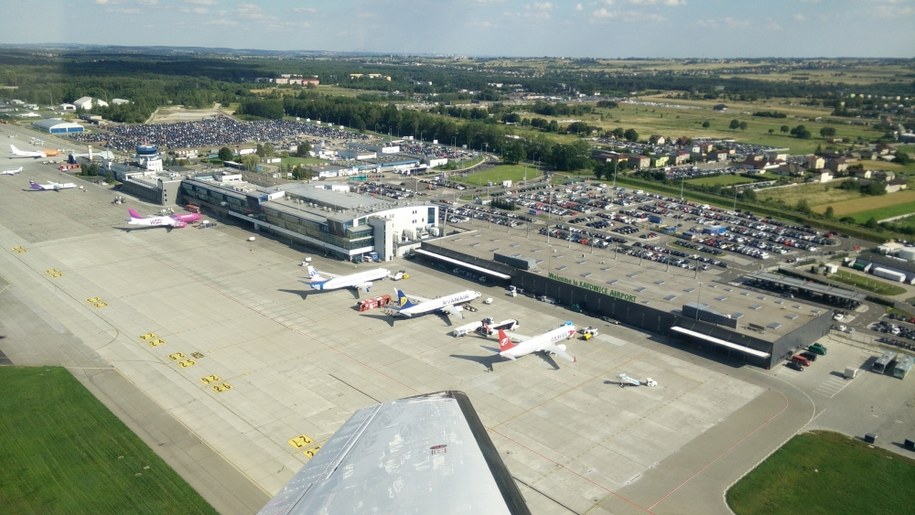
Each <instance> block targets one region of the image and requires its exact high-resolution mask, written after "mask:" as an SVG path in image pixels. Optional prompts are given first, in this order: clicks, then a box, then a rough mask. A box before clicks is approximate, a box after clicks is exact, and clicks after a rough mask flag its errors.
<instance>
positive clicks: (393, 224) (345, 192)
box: [181, 172, 439, 261]
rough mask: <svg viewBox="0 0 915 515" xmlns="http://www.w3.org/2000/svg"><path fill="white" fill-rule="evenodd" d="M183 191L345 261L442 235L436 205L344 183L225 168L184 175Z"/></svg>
mask: <svg viewBox="0 0 915 515" xmlns="http://www.w3.org/2000/svg"><path fill="white" fill-rule="evenodd" d="M181 194H182V197H183V199H184V200H185V201H186V202H190V203H193V204H197V205H199V206H201V207H203V208H204V210H205V211H206V212H210V213H214V214H215V215H217V216H219V217H220V218H222V219H223V220H231V221H233V222H235V223H237V224H239V225H242V226H246V227H250V228H251V229H253V230H254V231H255V232H265V233H269V234H271V235H272V236H274V237H275V238H277V239H279V240H283V241H287V242H289V243H291V244H298V245H304V246H307V247H310V248H313V249H317V250H319V251H322V252H323V253H324V255H326V256H333V257H336V258H339V259H345V260H357V259H359V258H362V257H363V256H367V255H370V256H377V259H379V260H381V261H388V260H391V259H393V258H394V257H399V256H403V255H404V254H405V253H406V252H408V251H409V250H411V249H413V248H415V247H417V246H419V244H420V243H421V242H422V241H423V240H426V239H428V238H430V237H435V236H438V235H439V226H438V210H439V207H438V206H437V205H433V204H426V203H421V202H416V203H410V204H404V203H396V202H393V201H388V200H382V199H378V198H373V197H369V196H365V195H358V194H353V193H350V192H349V188H348V187H347V186H345V185H327V186H325V185H324V184H320V183H319V184H318V185H314V184H288V185H279V186H272V187H269V188H264V187H258V186H254V185H252V184H250V183H246V182H244V181H242V180H241V175H239V174H231V173H226V172H220V173H216V174H207V175H198V176H195V177H190V178H187V179H184V180H183V181H182V182H181Z"/></svg>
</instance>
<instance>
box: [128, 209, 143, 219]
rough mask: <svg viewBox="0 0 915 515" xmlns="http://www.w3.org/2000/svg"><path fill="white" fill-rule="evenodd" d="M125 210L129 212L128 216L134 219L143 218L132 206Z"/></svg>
mask: <svg viewBox="0 0 915 515" xmlns="http://www.w3.org/2000/svg"><path fill="white" fill-rule="evenodd" d="M127 212H128V213H130V218H134V219H142V218H143V216H142V215H140V213H137V210H136V209H134V208H130V209H128V210H127Z"/></svg>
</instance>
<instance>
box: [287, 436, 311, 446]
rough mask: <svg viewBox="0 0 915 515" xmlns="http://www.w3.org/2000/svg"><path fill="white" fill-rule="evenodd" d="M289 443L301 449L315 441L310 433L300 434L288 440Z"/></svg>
mask: <svg viewBox="0 0 915 515" xmlns="http://www.w3.org/2000/svg"><path fill="white" fill-rule="evenodd" d="M288 442H289V445H291V446H293V447H295V448H296V449H301V448H302V447H307V446H309V445H311V444H313V443H315V441H314V440H312V439H311V437H310V436H308V435H299V436H296V437H293V438H290V439H289V440H288Z"/></svg>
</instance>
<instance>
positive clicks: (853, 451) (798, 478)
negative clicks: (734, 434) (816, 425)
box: [727, 431, 915, 515]
mask: <svg viewBox="0 0 915 515" xmlns="http://www.w3.org/2000/svg"><path fill="white" fill-rule="evenodd" d="M912 484H915V461H912V460H911V459H908V458H905V457H902V456H899V455H896V454H893V453H891V452H889V451H886V450H883V449H879V448H873V447H871V446H869V445H867V444H865V443H863V442H860V441H857V440H855V439H854V438H851V437H849V436H845V435H841V434H838V433H830V432H825V431H815V432H811V433H805V434H802V435H798V436H795V437H794V438H792V439H791V440H789V441H788V443H786V444H785V445H784V446H782V448H781V449H779V450H778V451H776V452H775V453H774V454H773V455H772V456H770V457H769V458H768V459H767V460H766V461H764V462H763V463H762V464H760V465H759V466H758V467H756V469H754V470H753V471H752V472H750V473H749V474H748V475H747V476H746V477H744V478H743V479H741V480H740V481H739V482H737V483H736V484H735V485H734V486H733V487H732V488H731V489H730V490H728V492H727V503H728V506H730V508H731V509H732V510H733V511H734V513H737V514H738V515H742V514H750V513H768V514H782V513H784V514H795V513H909V510H910V509H911V506H912V502H913V500H915V499H913V496H912V493H911V488H910V485H912Z"/></svg>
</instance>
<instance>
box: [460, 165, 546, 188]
mask: <svg viewBox="0 0 915 515" xmlns="http://www.w3.org/2000/svg"><path fill="white" fill-rule="evenodd" d="M540 175H541V172H540V171H539V170H537V168H535V167H533V166H529V165H524V164H518V165H496V166H493V167H491V168H487V169H486V170H482V171H479V172H473V173H470V174H468V175H467V177H465V178H463V179H461V180H460V182H463V183H465V184H473V185H476V186H486V185H487V184H488V183H489V182H492V183H493V184H502V181H507V180H510V181H512V183H519V182H521V181H523V180H525V177H526V178H527V180H528V181H532V180H534V179H538V178H540Z"/></svg>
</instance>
